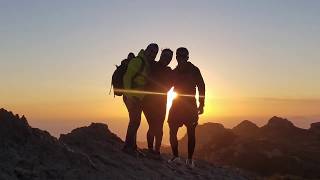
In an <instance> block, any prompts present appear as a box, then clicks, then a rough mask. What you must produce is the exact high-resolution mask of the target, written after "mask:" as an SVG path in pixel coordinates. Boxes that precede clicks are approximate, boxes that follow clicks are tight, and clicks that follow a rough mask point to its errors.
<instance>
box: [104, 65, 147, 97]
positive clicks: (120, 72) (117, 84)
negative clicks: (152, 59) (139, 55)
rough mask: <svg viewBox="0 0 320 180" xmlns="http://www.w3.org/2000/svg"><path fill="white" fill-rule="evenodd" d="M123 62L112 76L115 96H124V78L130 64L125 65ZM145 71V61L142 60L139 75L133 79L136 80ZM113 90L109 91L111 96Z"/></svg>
mask: <svg viewBox="0 0 320 180" xmlns="http://www.w3.org/2000/svg"><path fill="white" fill-rule="evenodd" d="M124 61H126V60H123V61H122V62H121V64H120V66H118V65H116V70H115V71H114V72H113V74H112V80H111V88H112V87H113V93H114V96H122V95H123V91H121V90H123V88H124V87H123V76H124V74H125V73H126V72H127V68H128V64H129V62H126V63H124ZM143 69H144V60H142V65H141V66H140V69H139V71H138V72H137V74H136V75H135V76H134V77H133V78H132V79H135V78H136V77H137V76H138V75H139V74H141V72H142V71H143ZM111 88H110V91H109V94H110V93H111Z"/></svg>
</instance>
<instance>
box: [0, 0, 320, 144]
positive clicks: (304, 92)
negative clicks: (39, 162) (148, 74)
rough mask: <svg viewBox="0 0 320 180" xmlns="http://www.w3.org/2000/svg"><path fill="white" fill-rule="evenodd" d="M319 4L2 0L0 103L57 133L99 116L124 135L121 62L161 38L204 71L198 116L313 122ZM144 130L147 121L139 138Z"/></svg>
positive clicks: (318, 116)
mask: <svg viewBox="0 0 320 180" xmlns="http://www.w3.org/2000/svg"><path fill="white" fill-rule="evenodd" d="M319 9H320V1H316V0H309V1H301V0H281V1H279V0H268V1H262V0H257V1H251V0H247V1H246V0H234V1H230V0H227V1H201V0H200V1H102V0H101V1H99V0H95V1H82V0H77V1H76V0H70V1H62V0H58V1H45V0H44V1H38V0H31V1H15V0H10V1H9V0H7V1H6V0H4V1H0V81H1V88H0V103H1V104H0V105H1V107H2V106H3V107H4V108H7V109H8V110H12V111H14V112H15V113H19V114H25V115H26V116H27V117H28V119H29V121H30V123H31V125H34V126H37V127H41V128H45V129H47V130H48V131H49V132H51V133H53V135H58V134H59V133H61V132H64V133H65V132H67V131H68V130H71V129H72V128H75V127H77V126H80V125H88V123H89V122H93V121H98V122H106V123H108V125H109V126H110V127H111V128H112V130H114V131H116V132H118V133H119V134H120V135H121V137H123V135H124V130H125V128H126V126H127V121H128V118H127V112H126V109H125V107H124V105H123V103H122V100H121V98H119V97H116V98H114V97H113V96H112V95H108V91H109V88H110V80H111V75H112V72H113V70H114V69H115V66H114V65H115V64H119V62H120V61H121V60H122V59H124V58H125V57H126V55H127V54H128V52H130V51H132V52H134V53H138V51H139V50H140V49H141V48H145V47H146V46H147V45H148V43H150V42H156V43H158V44H159V46H160V48H161V49H163V48H171V49H173V50H176V49H177V48H178V47H180V46H185V47H187V48H188V49H189V51H190V61H191V62H192V63H194V64H195V65H197V66H198V67H199V68H200V69H201V71H202V75H203V76H204V80H205V82H206V87H207V99H206V107H205V114H204V115H203V116H202V117H201V118H200V123H204V122H208V121H212V122H221V123H223V124H224V125H225V126H227V127H233V126H234V125H236V124H237V123H238V122H240V121H241V120H244V119H249V120H252V121H254V122H256V123H258V124H259V125H263V124H264V123H265V122H266V121H267V120H268V118H270V117H271V116H273V115H278V116H282V117H287V118H290V119H291V120H293V121H294V123H295V124H296V125H298V126H300V127H304V128H308V127H309V124H310V122H314V121H320V112H319V108H318V107H320V83H319V77H320V71H319V67H320V54H319V47H320V36H319V32H320V21H319V19H320V11H319ZM157 59H158V58H157ZM175 65H176V61H175V59H173V62H172V63H171V67H175ZM145 129H146V123H145V121H144V120H143V124H142V127H141V130H140V131H139V133H140V134H139V137H140V140H143V137H144V136H145ZM165 136H166V137H165V138H167V135H166V134H165ZM166 140H167V139H165V141H166Z"/></svg>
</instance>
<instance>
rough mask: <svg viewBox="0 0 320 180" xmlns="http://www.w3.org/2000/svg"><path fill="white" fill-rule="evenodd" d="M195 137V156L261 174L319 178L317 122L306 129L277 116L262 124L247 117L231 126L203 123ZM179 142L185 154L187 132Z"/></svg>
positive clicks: (319, 150) (319, 154)
mask: <svg viewBox="0 0 320 180" xmlns="http://www.w3.org/2000/svg"><path fill="white" fill-rule="evenodd" d="M196 138H197V145H196V151H195V157H196V158H198V159H202V160H206V161H209V162H212V163H215V164H219V165H229V166H234V167H238V168H243V169H246V170H250V171H253V172H256V173H259V174H260V175H264V176H270V175H274V174H282V175H287V174H289V175H294V176H298V177H303V178H320V171H319V170H320V122H317V123H313V124H311V127H310V128H309V129H301V128H298V127H296V126H294V124H293V123H292V122H291V121H289V120H287V119H284V118H281V117H277V116H274V117H272V118H271V119H270V120H269V121H268V123H267V124H266V125H264V126H262V127H258V126H257V125H255V124H254V123H252V122H250V121H248V120H245V121H243V122H241V123H240V124H239V125H237V126H235V127H234V128H232V129H227V128H224V127H223V125H221V124H217V123H206V124H203V125H199V126H198V127H197V130H196ZM204 139H205V140H204ZM179 143H180V145H179V148H180V150H181V151H182V152H183V153H184V154H186V151H187V149H186V147H187V135H185V136H184V137H183V138H182V139H181V140H180V142H179Z"/></svg>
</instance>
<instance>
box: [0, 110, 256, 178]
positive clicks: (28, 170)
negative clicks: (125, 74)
mask: <svg viewBox="0 0 320 180" xmlns="http://www.w3.org/2000/svg"><path fill="white" fill-rule="evenodd" d="M0 142H1V143H0V152H1V153H0V179H5V180H17V179H22V180H31V179H32V180H46V179H54V180H55V179H59V180H60V179H68V180H69V179H70V180H73V179H77V180H78V179H79V180H82V179H83V180H84V179H95V180H100V179H101V180H102V179H126V180H127V179H181V180H184V179H240V180H241V179H255V178H256V177H257V176H256V175H253V174H251V173H248V172H245V171H242V170H239V169H237V168H224V167H221V166H216V165H213V164H211V163H208V162H205V161H201V160H197V161H196V165H197V166H196V168H195V169H192V170H191V169H188V168H186V166H184V165H170V164H168V163H167V162H166V160H167V159H169V158H170V156H168V155H166V154H163V158H164V159H163V160H162V161H160V160H154V159H152V158H148V157H143V158H136V157H132V156H130V155H128V154H125V153H123V152H122V151H121V148H122V146H123V141H122V140H121V139H120V138H119V137H118V136H117V135H116V134H114V133H112V132H111V131H110V130H109V128H108V126H107V125H106V124H102V123H92V124H91V125H89V126H86V127H80V128H77V129H74V130H72V131H71V132H70V133H68V134H63V135H61V136H60V137H59V139H57V138H55V137H53V136H51V135H50V134H49V133H48V132H46V131H43V130H40V129H37V128H32V127H31V126H30V125H29V124H28V122H27V119H26V118H25V117H24V116H22V117H20V116H19V115H14V114H13V113H12V112H8V111H7V110H5V109H0Z"/></svg>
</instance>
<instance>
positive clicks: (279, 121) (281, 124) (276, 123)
mask: <svg viewBox="0 0 320 180" xmlns="http://www.w3.org/2000/svg"><path fill="white" fill-rule="evenodd" d="M266 126H269V127H274V128H291V127H294V125H293V123H292V122H290V121H289V120H287V119H283V118H280V117H277V116H273V117H272V118H271V119H270V120H269V122H268V124H267V125H266Z"/></svg>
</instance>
